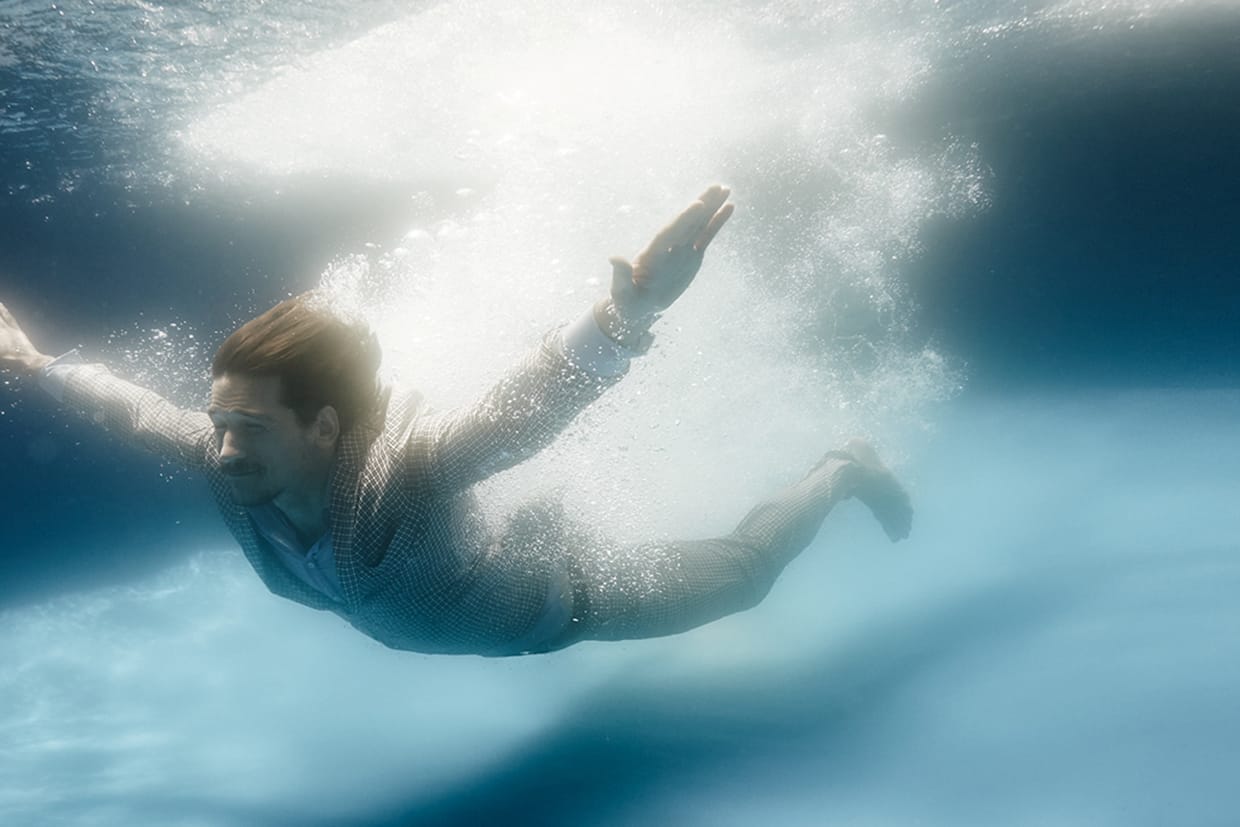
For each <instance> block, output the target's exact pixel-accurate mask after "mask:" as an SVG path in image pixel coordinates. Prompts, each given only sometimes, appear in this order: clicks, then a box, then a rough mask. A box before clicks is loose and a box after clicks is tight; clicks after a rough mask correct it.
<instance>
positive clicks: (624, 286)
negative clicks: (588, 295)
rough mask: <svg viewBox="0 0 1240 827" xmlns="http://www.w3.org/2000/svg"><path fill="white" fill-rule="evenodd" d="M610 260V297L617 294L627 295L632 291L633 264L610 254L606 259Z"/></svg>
mask: <svg viewBox="0 0 1240 827" xmlns="http://www.w3.org/2000/svg"><path fill="white" fill-rule="evenodd" d="M608 261H610V262H611V295H612V298H615V297H617V296H627V295H628V294H629V293H632V292H633V265H632V264H629V262H628V259H625V258H621V257H620V256H612V257H611V258H609V259H608Z"/></svg>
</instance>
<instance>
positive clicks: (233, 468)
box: [220, 461, 261, 477]
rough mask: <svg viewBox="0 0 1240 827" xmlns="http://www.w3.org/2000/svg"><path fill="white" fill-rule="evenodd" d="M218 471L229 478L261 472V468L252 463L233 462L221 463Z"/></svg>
mask: <svg viewBox="0 0 1240 827" xmlns="http://www.w3.org/2000/svg"><path fill="white" fill-rule="evenodd" d="M220 470H221V471H222V472H224V474H225V475H227V476H229V477H241V476H245V475H246V474H252V473H254V472H255V471H258V470H261V466H259V465H256V464H255V463H252V462H245V461H233V462H225V463H221V464H220Z"/></svg>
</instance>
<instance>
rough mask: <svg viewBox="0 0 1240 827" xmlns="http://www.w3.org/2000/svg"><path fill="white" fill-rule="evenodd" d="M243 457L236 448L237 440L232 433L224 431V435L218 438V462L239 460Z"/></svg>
mask: <svg viewBox="0 0 1240 827" xmlns="http://www.w3.org/2000/svg"><path fill="white" fill-rule="evenodd" d="M244 456H245V455H244V454H243V453H242V451H241V449H240V448H238V447H237V438H236V437H235V436H233V433H232V431H224V435H223V436H222V437H221V438H220V461H221V462H227V461H228V460H236V459H241V458H242V457H244Z"/></svg>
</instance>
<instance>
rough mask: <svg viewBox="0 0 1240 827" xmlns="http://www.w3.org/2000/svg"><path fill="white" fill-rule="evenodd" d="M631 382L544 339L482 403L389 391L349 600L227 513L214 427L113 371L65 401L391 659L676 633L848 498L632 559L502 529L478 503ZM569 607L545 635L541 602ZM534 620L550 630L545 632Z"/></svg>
mask: <svg viewBox="0 0 1240 827" xmlns="http://www.w3.org/2000/svg"><path fill="white" fill-rule="evenodd" d="M619 378H620V377H619V376H615V377H609V378H600V377H598V376H595V375H592V374H590V373H587V372H585V371H583V370H580V369H578V368H577V367H575V366H574V365H573V364H572V363H571V362H570V361H569V359H568V358H567V357H566V356H565V354H564V350H563V347H562V344H561V340H560V337H559V335H558V333H551V334H549V335H548V336H547V337H546V338H545V339H544V340H543V341H542V343H541V344H540V345H539V346H538V347H536V348H534V349H533V350H532V351H531V352H530V353H528V354H527V355H526V356H525V357H524V358H523V359H522V360H521V361H520V362H519V363H518V364H517V365H516V366H515V367H514V368H512V369H511V370H510V371H509V372H508V373H507V374H506V375H505V376H504V377H503V378H502V379H501V381H500V382H499V383H498V384H497V385H496V386H495V387H494V388H492V389H491V390H490V391H489V392H488V393H486V394H485V395H484V396H483V397H482V399H481V400H479V401H478V402H477V403H476V404H474V405H472V406H470V407H467V408H465V409H463V410H460V411H454V412H446V413H432V412H430V411H429V410H428V409H427V408H426V406H425V405H424V403H423V401H422V399H421V397H420V396H418V395H417V394H413V393H396V392H393V390H392V389H391V388H388V389H386V390H385V391H384V394H383V395H382V397H381V401H380V404H379V406H378V408H377V410H376V411H375V413H374V415H373V416H372V417H371V418H370V419H368V420H367V421H364V422H361V423H359V424H358V425H357V426H355V427H354V428H353V429H351V430H350V431H348V432H346V433H345V434H343V435H342V437H341V441H340V443H339V445H338V454H337V459H336V467H335V468H334V470H333V475H332V479H331V483H330V504H329V519H328V523H329V531H330V532H331V538H332V543H333V547H334V555H335V560H336V567H337V574H338V576H339V579H340V582H341V585H342V587H343V593H344V603H343V604H340V603H337V602H335V601H333V600H332V599H330V598H328V597H327V596H325V595H323V594H321V593H319V592H318V591H316V590H314V589H313V588H311V587H310V586H308V585H306V584H305V583H303V582H302V581H301V580H299V579H298V578H297V577H295V576H294V575H293V574H292V573H291V572H289V571H288V570H287V569H286V568H285V567H284V565H283V564H282V563H281V562H280V561H279V559H278V558H277V557H276V555H275V553H274V552H273V551H272V550H271V549H270V548H269V547H268V546H267V544H266V541H265V540H264V539H263V538H262V537H261V536H260V535H259V534H258V533H257V532H256V530H255V527H254V524H253V523H252V521H251V517H250V516H249V513H248V512H247V510H246V509H245V508H243V507H240V506H238V505H236V504H235V503H233V502H232V500H231V498H230V496H229V494H228V486H227V482H226V480H225V478H224V476H223V475H222V473H221V472H220V470H219V462H218V455H217V451H216V448H215V443H214V435H213V428H212V424H211V421H210V419H209V418H208V417H207V415H206V414H205V413H203V412H197V411H188V410H182V409H180V408H178V407H176V406H175V405H173V404H172V403H170V402H168V401H167V400H165V399H163V398H162V397H160V396H159V395H158V394H156V393H154V392H152V391H149V390H145V389H143V388H140V387H138V386H136V385H133V384H131V383H129V382H127V381H125V380H123V379H120V378H118V377H116V376H113V375H112V374H110V373H109V372H107V370H106V369H105V368H103V367H102V366H97V365H96V366H89V367H85V368H83V369H80V370H77V371H75V372H74V373H73V375H72V377H71V378H70V380H69V381H68V383H67V385H66V387H65V397H64V403H65V404H66V406H67V407H69V408H71V409H73V410H76V411H78V412H79V413H80V414H82V415H84V416H85V417H86V418H88V419H89V420H91V421H93V422H95V423H97V424H100V425H102V426H104V427H106V428H107V429H108V430H110V431H112V432H113V433H115V434H116V435H118V436H119V437H121V438H122V439H124V440H125V441H127V442H129V443H132V444H137V445H139V446H141V447H143V448H146V449H148V450H151V451H153V452H155V453H157V454H159V455H161V456H162V457H164V458H165V459H168V460H171V461H174V462H176V463H178V464H181V465H185V466H188V467H190V468H193V469H196V470H199V471H201V472H203V473H204V474H205V475H206V478H207V481H208V483H209V485H210V488H211V491H212V493H213V495H214V497H215V501H216V504H217V506H218V507H219V510H220V512H221V514H222V516H223V518H224V520H225V522H226V523H227V525H228V528H229V529H230V530H231V532H232V534H233V535H234V536H235V537H236V539H237V541H238V542H239V543H240V545H241V548H242V550H243V551H244V553H245V556H246V558H247V559H248V560H249V562H250V564H251V565H252V566H253V567H254V569H255V571H256V572H257V573H258V575H259V577H260V578H262V580H263V582H264V583H265V584H266V586H267V588H268V589H270V590H271V591H272V592H273V593H274V594H277V595H279V596H281V597H285V598H288V599H290V600H294V601H296V602H298V603H302V604H304V605H306V606H310V607H312V608H315V609H323V610H329V611H333V612H335V613H336V614H338V615H340V616H341V617H342V618H344V619H345V620H347V621H348V622H349V623H351V624H352V625H353V626H354V627H356V628H357V629H358V630H360V631H361V632H363V633H365V634H366V635H369V636H370V637H372V638H374V639H376V640H378V641H380V642H381V643H383V644H385V645H387V646H390V647H392V648H395V649H405V650H413V651H418V652H428V653H454V654H464V653H472V654H480V655H511V654H520V653H525V652H531V651H549V650H552V649H557V648H562V647H563V646H567V645H569V644H572V643H575V642H577V641H580V640H588V639H595V640H620V639H629V638H641V637H654V636H659V635H666V634H673V633H676V632H680V631H684V630H686V629H690V628H693V627H695V626H698V625H701V624H703V623H707V622H710V621H712V620H715V619H717V618H719V617H722V616H724V615H727V614H730V613H733V612H736V611H740V610H742V609H745V608H748V607H750V606H753V605H755V604H756V603H757V602H758V601H760V600H761V599H762V598H763V596H765V594H766V593H767V591H768V590H769V589H770V587H771V585H772V584H773V583H774V581H775V578H776V577H777V576H778V575H779V573H780V571H781V570H782V569H783V567H784V565H786V564H787V562H788V561H789V560H791V559H792V558H793V557H795V556H796V554H797V553H798V552H800V551H801V550H802V549H803V548H804V547H805V546H806V545H808V544H809V542H810V541H812V540H813V537H814V535H815V534H816V533H817V531H818V528H819V526H820V525H821V523H822V520H823V518H825V516H826V514H827V512H828V511H829V510H830V508H831V506H832V505H833V504H834V503H835V502H836V501H837V500H838V499H839V498H840V497H841V496H842V495H846V494H845V493H844V492H845V491H846V489H847V488H848V486H847V485H843V484H842V482H843V479H844V475H845V472H846V471H847V470H848V466H849V463H848V462H847V461H845V460H831V459H828V460H826V461H824V463H823V464H821V465H820V466H819V467H818V468H816V469H815V470H814V471H813V472H812V473H811V474H810V475H809V476H808V477H806V478H805V479H804V480H802V481H801V482H800V483H797V484H796V485H793V486H791V487H789V488H787V489H785V490H784V491H782V492H780V493H779V494H778V495H776V496H775V497H773V498H771V499H770V500H768V501H766V502H764V503H762V504H760V505H758V506H757V507H756V508H755V509H753V511H751V512H750V514H749V515H748V516H747V517H746V518H745V519H744V520H743V521H742V522H741V524H740V525H739V526H738V528H737V529H736V531H735V532H733V533H732V534H731V535H729V536H727V537H723V538H718V539H713V540H701V541H688V542H665V543H651V544H644V545H637V546H624V545H618V544H615V543H612V542H610V541H609V540H607V538H605V537H602V536H599V535H598V534H597V533H596V532H594V531H593V530H591V529H590V528H589V527H587V526H582V525H580V524H578V523H575V522H573V521H571V520H569V519H567V518H566V517H565V516H564V515H563V513H562V512H561V510H560V509H559V508H558V507H557V505H556V504H555V503H554V502H539V503H533V504H531V505H529V506H527V507H526V508H524V509H522V510H521V511H520V512H518V514H517V515H516V516H515V517H514V518H513V519H511V520H510V521H509V522H508V523H507V525H506V526H504V527H503V528H502V529H500V530H495V529H493V528H492V527H490V526H489V525H488V524H487V521H486V520H484V519H483V516H482V512H481V509H480V508H479V506H478V503H477V501H476V499H475V498H474V495H473V493H472V491H471V487H472V486H473V485H474V484H475V483H477V482H478V481H480V480H482V479H484V478H486V477H488V476H490V475H491V474H494V473H496V472H497V471H501V470H503V469H505V468H508V467H511V466H513V465H515V464H517V463H519V462H521V461H522V460H523V459H526V458H527V457H529V456H531V455H532V454H534V453H535V452H537V451H538V450H539V449H541V448H542V447H544V446H546V445H547V444H548V443H550V442H551V441H552V440H553V439H554V438H555V436H556V435H557V434H558V433H560V431H562V430H563V429H564V428H565V427H566V426H567V425H568V423H569V422H571V421H572V419H573V418H574V417H575V416H576V415H577V414H578V413H579V412H580V411H581V410H583V409H584V408H585V407H586V406H588V405H589V404H590V403H591V402H593V401H594V400H595V399H596V398H598V396H599V395H600V394H602V393H603V391H605V390H606V389H607V388H608V387H609V386H610V385H612V384H614V383H615V382H616V381H618V379H619ZM557 601H559V602H562V603H563V604H565V605H566V606H567V607H568V611H565V612H563V620H562V622H561V623H557V624H556V625H557V628H554V629H552V630H550V631H548V630H546V629H545V626H546V620H545V616H546V615H547V607H548V605H552V604H555V603H556V602H557ZM540 621H543V622H542V623H541V624H540Z"/></svg>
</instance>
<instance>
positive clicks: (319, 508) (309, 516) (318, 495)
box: [272, 473, 330, 548]
mask: <svg viewBox="0 0 1240 827" xmlns="http://www.w3.org/2000/svg"><path fill="white" fill-rule="evenodd" d="M329 478H330V473H329V474H328V475H326V476H324V477H323V478H322V479H319V480H315V481H313V482H311V483H310V484H309V485H307V486H306V488H305V489H303V490H300V491H285V492H284V493H282V494H281V495H280V496H278V497H276V499H275V501H274V502H273V503H272V504H273V505H274V506H275V507H276V508H278V509H280V513H282V514H283V515H284V516H285V518H286V519H287V520H288V521H289V523H290V524H291V525H292V526H293V529H294V530H295V531H296V532H297V539H298V540H300V541H301V542H302V544H303V545H305V546H306V547H307V548H309V547H310V546H312V545H314V543H315V542H317V541H318V539H319V538H320V537H322V536H323V534H324V532H326V531H327V498H328V490H327V487H328V479H329Z"/></svg>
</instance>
